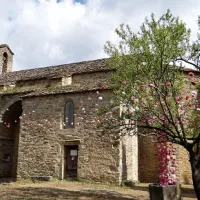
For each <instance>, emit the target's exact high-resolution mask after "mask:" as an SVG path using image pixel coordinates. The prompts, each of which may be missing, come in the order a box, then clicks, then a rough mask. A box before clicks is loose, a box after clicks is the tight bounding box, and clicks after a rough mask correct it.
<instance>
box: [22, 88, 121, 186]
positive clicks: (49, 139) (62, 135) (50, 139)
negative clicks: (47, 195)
mask: <svg viewBox="0 0 200 200" xmlns="http://www.w3.org/2000/svg"><path fill="white" fill-rule="evenodd" d="M101 95H102V97H103V100H102V101H98V100H97V98H98V97H97V96H96V93H95V92H88V93H78V94H65V95H64V94H63V95H52V96H44V97H33V98H24V99H23V119H22V120H21V131H20V142H19V154H18V177H22V178H25V177H28V176H35V175H48V176H53V177H55V178H63V162H64V156H63V148H64V145H67V144H69V143H75V144H79V153H78V155H79V156H78V178H80V179H87V180H93V181H105V182H113V183H119V169H118V168H119V147H118V146H114V145H113V144H112V142H111V141H110V140H109V137H108V136H107V135H104V136H103V135H102V133H101V131H98V130H96V128H95V127H96V126H95V124H94V123H93V120H94V118H93V117H94V116H96V113H95V109H96V103H97V102H98V104H99V106H101V105H103V104H108V103H110V98H111V96H110V95H111V94H110V92H107V91H104V92H102V94H101ZM88 98H91V100H88ZM68 100H72V101H73V103H74V106H75V107H74V109H75V114H76V116H75V120H74V121H75V126H74V128H69V129H63V125H62V122H63V119H64V106H65V103H66V102H67V101H68ZM80 101H83V104H81V105H80ZM83 108H84V109H85V114H84V113H82V111H83ZM32 111H34V112H32ZM80 113H82V114H83V117H84V118H85V119H83V121H80V120H79V118H78V116H79V114H80ZM24 114H25V115H24ZM55 121H56V124H55Z"/></svg>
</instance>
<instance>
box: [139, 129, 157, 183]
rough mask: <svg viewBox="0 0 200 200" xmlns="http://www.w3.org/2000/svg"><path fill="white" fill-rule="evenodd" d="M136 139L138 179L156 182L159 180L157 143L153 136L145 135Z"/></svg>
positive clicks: (143, 181)
mask: <svg viewBox="0 0 200 200" xmlns="http://www.w3.org/2000/svg"><path fill="white" fill-rule="evenodd" d="M139 131H141V130H139ZM138 140H139V144H138V152H139V158H138V159H139V181H140V182H142V183H157V182H158V181H159V169H158V158H157V143H156V142H155V140H154V138H153V137H147V136H140V137H139V139H138Z"/></svg>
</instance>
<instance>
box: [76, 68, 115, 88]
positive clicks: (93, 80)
mask: <svg viewBox="0 0 200 200" xmlns="http://www.w3.org/2000/svg"><path fill="white" fill-rule="evenodd" d="M112 73H113V72H111V71H105V72H91V73H83V74H75V75H73V77H72V84H76V85H82V84H92V85H94V84H96V85H104V84H105V83H107V82H108V81H110V79H111V74H112Z"/></svg>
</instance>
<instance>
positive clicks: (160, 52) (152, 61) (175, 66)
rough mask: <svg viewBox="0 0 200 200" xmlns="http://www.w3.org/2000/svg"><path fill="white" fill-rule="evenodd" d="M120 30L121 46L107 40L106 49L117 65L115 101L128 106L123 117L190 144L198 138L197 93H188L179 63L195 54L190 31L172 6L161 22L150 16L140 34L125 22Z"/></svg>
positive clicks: (111, 64) (111, 60)
mask: <svg viewBox="0 0 200 200" xmlns="http://www.w3.org/2000/svg"><path fill="white" fill-rule="evenodd" d="M116 33H117V35H118V36H119V38H120V42H119V45H118V46H115V45H113V44H112V43H111V42H107V43H106V45H105V52H106V53H107V54H108V55H109V56H110V59H109V61H108V65H109V66H110V67H112V68H115V69H116V73H115V74H114V75H113V78H112V81H113V87H114V90H115V93H116V101H117V102H118V103H120V104H124V105H125V107H126V108H128V109H125V111H124V110H122V114H121V116H122V120H124V119H127V118H130V117H132V118H133V117H134V119H135V121H136V122H137V125H138V127H142V128H147V129H152V132H154V133H156V134H158V135H165V137H166V138H167V139H168V140H169V141H172V142H175V143H178V144H181V145H183V146H184V147H187V146H188V142H189V143H191V142H193V141H194V140H195V139H196V138H197V137H199V128H197V127H196V126H195V123H196V122H197V118H198V112H196V104H195V98H196V97H195V96H191V94H184V93H183V88H184V87H185V84H186V82H187V78H185V73H184V71H183V68H182V65H181V63H179V62H178V61H180V58H186V57H188V54H189V53H191V52H193V54H192V53H191V55H192V56H193V57H192V58H194V56H196V55H195V54H194V51H193V48H194V46H195V45H194V44H192V45H190V42H189V38H190V29H187V28H186V25H185V24H184V23H183V22H182V21H181V20H180V19H179V18H178V17H174V16H173V15H172V14H171V12H170V11H169V10H168V11H167V12H166V13H165V14H164V15H162V16H161V17H160V18H159V19H158V20H156V18H155V16H154V14H152V15H151V17H150V19H148V18H146V19H145V22H144V23H143V24H142V25H141V27H140V31H139V32H138V33H133V32H132V31H131V28H130V27H129V26H128V25H127V26H125V25H124V24H121V25H120V27H119V28H118V29H116ZM195 47H197V45H196V46H195ZM189 84H190V82H189ZM190 89H191V90H195V87H194V86H193V85H190ZM189 93H190V91H189ZM186 95H189V100H188V97H186ZM185 99H187V100H185ZM190 104H191V105H192V106H190ZM132 111H133V112H132ZM130 113H131V114H130ZM132 113H133V114H132ZM191 116H192V117H191ZM191 138H192V139H191Z"/></svg>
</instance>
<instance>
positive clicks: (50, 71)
mask: <svg viewBox="0 0 200 200" xmlns="http://www.w3.org/2000/svg"><path fill="white" fill-rule="evenodd" d="M106 60H107V59H98V60H91V61H84V62H78V63H71V64H64V65H57V66H49V67H43V68H35V69H29V70H21V71H15V72H8V73H4V74H1V75H0V84H1V85H3V84H11V83H16V82H18V81H27V80H36V79H43V78H44V79H54V78H61V77H67V76H71V75H73V74H79V73H85V72H95V71H108V70H110V68H109V67H108V66H106Z"/></svg>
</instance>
